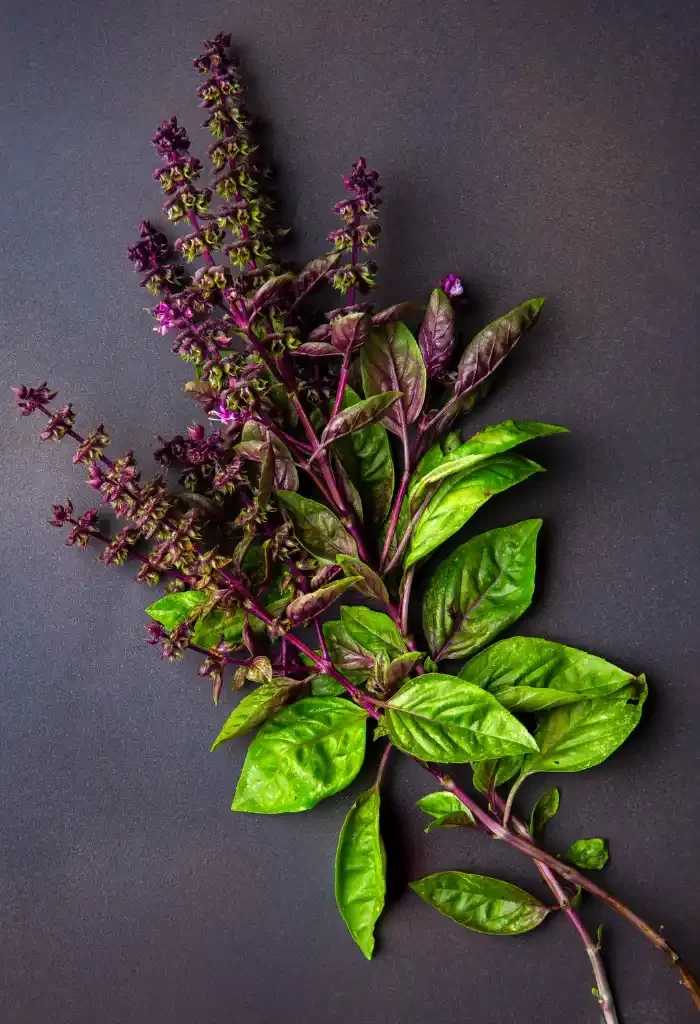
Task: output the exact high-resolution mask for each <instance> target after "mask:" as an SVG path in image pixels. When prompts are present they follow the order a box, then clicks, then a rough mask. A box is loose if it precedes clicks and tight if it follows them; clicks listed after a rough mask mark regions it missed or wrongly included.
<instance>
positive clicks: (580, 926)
mask: <svg viewBox="0 0 700 1024" xmlns="http://www.w3.org/2000/svg"><path fill="white" fill-rule="evenodd" d="M489 801H490V803H491V806H492V807H493V808H494V809H496V808H498V810H499V811H500V813H501V816H503V813H504V811H505V802H504V801H503V800H502V798H501V797H500V796H499V795H498V793H497V792H496V791H495V789H494V790H493V791H492V792H491V794H490V796H489ZM510 820H511V827H512V829H513V830H514V831H516V832H517V833H518V835H520V836H521V837H522V838H523V839H530V832H529V830H528V828H527V826H526V825H525V824H524V822H522V821H520V820H519V819H518V818H516V817H515V815H512V816H511V819H510ZM535 864H536V867H537V870H538V871H539V873H540V875H541V876H542V878H543V879H544V881H545V882H546V883H547V885H548V886H549V888H550V889H551V890H552V892H553V893H554V895H555V897H556V899H557V901H558V903H559V906H560V907H561V909H562V910H563V911H564V913H565V914H566V916H567V917H568V918H569V920H570V921H571V924H572V925H573V927H574V928H575V929H576V931H577V932H578V934H579V936H580V938H581V941H582V942H583V945H584V947H585V950H586V953H587V954H588V958H589V960H590V962H591V968H592V970H593V976H594V978H595V990H596V991H597V995H596V997H595V998H596V999H597V1001H598V1004H599V1006H600V1012H601V1013H602V1014H603V1020H604V1021H605V1024H619V1020H618V1016H617V1011H616V1009H615V1001H614V999H613V994H612V990H611V988H610V982H609V981H608V977H607V974H606V971H605V965H604V963H603V958H602V957H601V955H600V946H599V945H598V943H597V942H594V940H593V938H592V937H591V934H590V932H589V931H588V929H587V928H586V926H585V924H584V923H583V921H582V919H581V916H580V914H579V913H578V911H577V910H575V909H574V907H572V906H571V901H570V900H569V897H568V896H567V894H566V891H565V889H564V888H563V886H562V885H561V883H560V882H559V879H558V878H557V876H556V875H555V874H554V872H553V871H552V869H551V868H550V867H548V866H547V865H546V864H540V863H538V862H535Z"/></svg>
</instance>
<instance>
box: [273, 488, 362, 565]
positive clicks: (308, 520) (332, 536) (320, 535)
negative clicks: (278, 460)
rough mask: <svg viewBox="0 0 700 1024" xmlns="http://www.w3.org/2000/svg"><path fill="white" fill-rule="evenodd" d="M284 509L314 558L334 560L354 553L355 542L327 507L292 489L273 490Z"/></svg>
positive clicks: (296, 533)
mask: <svg viewBox="0 0 700 1024" xmlns="http://www.w3.org/2000/svg"><path fill="white" fill-rule="evenodd" d="M275 493H276V494H277V500H278V501H279V503H280V505H281V506H282V508H284V510H285V511H286V512H287V514H288V516H289V518H290V520H291V522H292V526H293V527H294V534H295V536H296V538H297V540H298V541H299V543H300V544H301V545H302V547H304V548H306V550H307V551H308V552H309V553H310V554H312V555H314V556H315V557H316V558H321V559H325V560H326V561H330V562H334V561H335V558H336V555H339V554H340V555H357V544H356V543H355V541H354V540H353V538H352V537H351V536H350V534H349V533H348V531H347V530H346V529H345V527H344V526H343V524H342V523H341V522H340V520H339V519H337V518H336V517H335V516H334V515H333V513H332V512H331V511H330V509H328V508H326V506H325V505H320V504H319V503H318V502H317V501H312V500H311V498H304V497H302V495H301V494H296V493H295V492H294V491H276V492H275Z"/></svg>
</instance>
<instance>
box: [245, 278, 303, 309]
mask: <svg viewBox="0 0 700 1024" xmlns="http://www.w3.org/2000/svg"><path fill="white" fill-rule="evenodd" d="M293 280H294V274H279V275H278V276H277V277H271V278H270V279H269V281H266V282H265V284H264V285H262V287H261V288H258V290H257V291H256V293H255V295H254V296H253V305H254V307H255V309H262V308H263V307H264V306H267V305H269V303H271V302H274V301H275V300H276V299H278V298H279V297H280V295H282V293H283V292H285V291H287V290H288V289H289V288H290V286H291V283H292V281H293Z"/></svg>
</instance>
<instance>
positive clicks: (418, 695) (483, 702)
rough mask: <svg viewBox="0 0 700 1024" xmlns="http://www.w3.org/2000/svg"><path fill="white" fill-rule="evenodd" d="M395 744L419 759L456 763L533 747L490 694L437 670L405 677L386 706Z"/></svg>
mask: <svg viewBox="0 0 700 1024" xmlns="http://www.w3.org/2000/svg"><path fill="white" fill-rule="evenodd" d="M384 720H385V721H386V724H387V728H388V732H389V736H390V737H391V741H392V743H393V744H394V746H396V747H398V748H399V749H400V750H403V751H404V752H405V753H407V754H412V755H413V756H414V757H419V758H421V759H422V760H424V761H439V762H447V763H461V762H464V761H481V760H483V759H485V758H490V757H502V756H506V755H509V754H523V753H525V752H527V751H532V750H535V749H536V748H537V744H536V743H535V740H534V739H533V738H532V736H531V735H530V733H529V732H528V731H527V729H526V728H525V726H524V725H521V723H520V722H519V721H518V720H517V718H514V717H513V715H511V714H510V712H509V711H506V709H505V708H504V707H502V706H501V705H500V704H499V703H498V701H497V700H496V699H495V697H492V696H491V694H490V693H487V692H486V691H485V690H481V689H479V687H478V686H472V685H471V683H466V682H465V681H464V680H461V679H459V678H458V677H457V676H448V675H444V674H442V673H439V672H435V673H431V674H427V675H423V676H419V677H417V678H416V679H410V680H409V681H408V682H407V683H406V684H405V685H404V686H402V687H401V689H400V690H399V691H398V693H396V694H394V696H393V697H392V698H391V700H390V701H389V703H387V704H386V706H385V713H384Z"/></svg>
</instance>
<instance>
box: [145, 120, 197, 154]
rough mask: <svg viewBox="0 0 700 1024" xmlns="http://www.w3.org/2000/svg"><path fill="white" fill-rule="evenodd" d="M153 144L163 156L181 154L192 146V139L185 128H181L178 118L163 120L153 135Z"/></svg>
mask: <svg viewBox="0 0 700 1024" xmlns="http://www.w3.org/2000/svg"><path fill="white" fill-rule="evenodd" d="M152 141H153V145H154V146H155V147H156V149H157V150H158V152H159V153H160V155H161V156H164V157H170V156H179V155H180V154H182V153H186V152H187V150H188V149H189V148H190V140H189V138H188V136H187V132H186V131H185V129H184V128H179V127H178V124H177V118H176V117H171V118H170V120H169V121H163V123H162V124H161V126H160V128H158V129H157V130H156V132H155V134H154V136H153V140H152Z"/></svg>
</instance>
